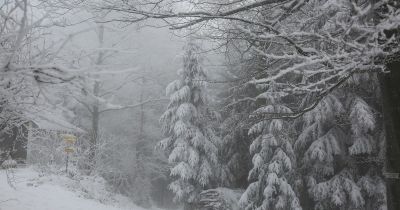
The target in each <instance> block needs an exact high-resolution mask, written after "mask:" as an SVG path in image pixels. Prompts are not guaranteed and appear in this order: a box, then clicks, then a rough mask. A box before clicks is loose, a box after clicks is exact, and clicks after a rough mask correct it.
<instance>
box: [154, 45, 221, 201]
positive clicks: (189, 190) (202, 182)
mask: <svg viewBox="0 0 400 210" xmlns="http://www.w3.org/2000/svg"><path fill="white" fill-rule="evenodd" d="M184 51H185V52H184V55H183V68H182V69H181V70H179V71H178V75H179V79H177V80H175V81H173V82H172V83H170V84H169V85H168V87H167V88H166V92H167V95H168V96H169V97H170V103H169V105H168V108H167V110H166V111H165V113H164V114H163V115H162V116H161V119H160V121H161V123H162V128H163V132H164V134H165V136H166V138H165V139H163V140H162V141H161V142H160V143H159V145H158V146H159V147H160V148H161V149H163V150H164V151H165V152H166V153H167V154H168V160H169V162H170V164H172V169H171V176H172V177H173V178H174V179H175V181H173V182H172V183H171V184H170V186H169V187H170V189H171V190H172V191H173V192H174V193H175V200H176V201H182V202H183V203H184V204H185V209H193V208H195V207H194V206H195V205H196V202H198V199H199V197H198V196H199V193H200V192H201V191H202V190H203V189H206V188H208V187H210V185H211V182H212V179H213V171H214V169H215V168H214V166H215V164H216V163H217V152H218V151H217V145H216V144H217V143H218V139H217V137H216V135H215V134H214V132H213V129H212V128H211V127H210V123H209V118H210V115H211V112H210V110H209V109H208V108H207V104H206V103H207V96H206V92H205V84H204V80H205V79H206V75H205V73H204V71H203V68H202V65H201V62H202V58H201V56H200V54H199V53H200V47H199V46H198V45H196V44H195V43H194V42H192V41H190V42H189V43H188V44H187V45H186V47H185V49H184Z"/></svg>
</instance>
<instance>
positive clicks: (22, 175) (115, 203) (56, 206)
mask: <svg viewBox="0 0 400 210" xmlns="http://www.w3.org/2000/svg"><path fill="white" fill-rule="evenodd" d="M14 175H15V180H16V181H15V189H13V188H12V187H11V186H10V185H9V184H8V183H7V175H6V172H5V170H0V209H1V210H144V209H143V208H140V207H137V206H135V205H134V204H133V203H131V202H129V200H128V199H127V198H125V197H123V196H115V195H111V194H107V193H106V192H105V191H104V190H101V184H102V183H101V181H99V179H93V180H91V179H88V178H86V179H84V180H82V181H76V180H72V179H70V178H67V177H64V176H55V175H43V174H39V173H38V172H36V171H35V170H33V169H32V168H30V167H28V168H18V169H15V173H14ZM96 180H97V181H96ZM96 183H97V184H96ZM85 185H86V187H91V188H92V189H87V188H86V187H84V186H85ZM103 188H104V187H103ZM91 190H93V192H90V191H91ZM96 191H97V192H96ZM96 193H97V194H96ZM100 194H103V195H100ZM101 196H103V197H101Z"/></svg>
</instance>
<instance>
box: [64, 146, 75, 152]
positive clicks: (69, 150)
mask: <svg viewBox="0 0 400 210" xmlns="http://www.w3.org/2000/svg"><path fill="white" fill-rule="evenodd" d="M64 151H65V152H66V153H72V152H74V151H75V150H74V148H72V147H65V148H64Z"/></svg>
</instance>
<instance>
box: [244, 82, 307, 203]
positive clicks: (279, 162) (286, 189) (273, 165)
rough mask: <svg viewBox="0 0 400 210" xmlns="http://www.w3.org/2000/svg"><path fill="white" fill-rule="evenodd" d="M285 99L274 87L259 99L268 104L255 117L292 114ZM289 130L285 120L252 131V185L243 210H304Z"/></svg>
mask: <svg viewBox="0 0 400 210" xmlns="http://www.w3.org/2000/svg"><path fill="white" fill-rule="evenodd" d="M285 95H286V94H285V93H283V92H280V91H277V89H276V84H274V83H271V84H270V85H269V86H267V87H266V91H264V92H263V93H261V94H260V95H259V96H258V97H257V98H259V99H263V100H265V105H263V106H261V107H260V108H258V109H257V110H256V111H255V112H254V113H252V115H255V116H257V115H263V114H266V113H282V114H287V113H291V112H292V111H291V110H290V108H288V107H287V106H285V105H283V103H281V97H283V96H285ZM289 129H290V124H289V123H287V122H286V121H285V120H282V119H273V120H261V121H260V122H257V123H255V124H254V125H253V126H252V127H251V128H250V130H249V135H250V136H255V137H256V138H255V140H254V141H253V143H252V144H251V146H250V152H251V154H253V160H252V161H253V168H252V169H251V171H250V173H249V180H250V181H252V183H251V184H250V185H249V186H248V187H247V190H246V191H245V193H244V194H243V195H242V197H241V199H240V204H241V206H242V207H243V208H244V209H246V210H247V209H249V210H250V209H260V210H267V209H268V210H270V209H276V210H278V209H287V210H300V209H302V208H301V206H300V201H299V199H298V197H297V195H296V193H295V191H294V189H293V187H292V184H293V183H292V182H293V181H294V179H293V172H294V169H295V167H296V166H295V165H296V161H295V154H294V151H293V147H292V144H293V141H292V139H291V136H290V135H289V132H288V130H289Z"/></svg>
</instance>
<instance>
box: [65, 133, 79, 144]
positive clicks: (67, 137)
mask: <svg viewBox="0 0 400 210" xmlns="http://www.w3.org/2000/svg"><path fill="white" fill-rule="evenodd" d="M62 137H63V139H64V141H65V142H67V143H68V144H74V143H75V142H76V139H77V138H76V136H74V135H71V134H63V135H62Z"/></svg>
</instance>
